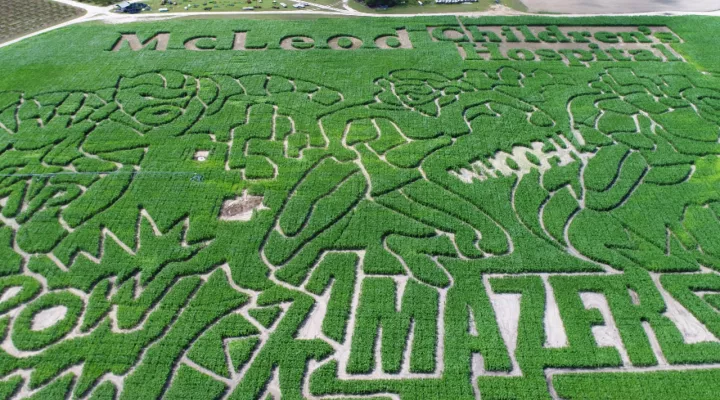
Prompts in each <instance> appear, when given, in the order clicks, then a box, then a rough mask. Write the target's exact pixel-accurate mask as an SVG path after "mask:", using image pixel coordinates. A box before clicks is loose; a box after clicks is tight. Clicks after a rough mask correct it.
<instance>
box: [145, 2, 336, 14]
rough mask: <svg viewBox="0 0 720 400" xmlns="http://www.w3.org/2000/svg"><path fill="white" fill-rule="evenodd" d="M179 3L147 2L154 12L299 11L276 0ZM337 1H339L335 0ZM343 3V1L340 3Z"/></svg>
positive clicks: (309, 8)
mask: <svg viewBox="0 0 720 400" xmlns="http://www.w3.org/2000/svg"><path fill="white" fill-rule="evenodd" d="M175 2H176V3H177V4H161V3H162V0H148V1H146V2H145V4H147V5H149V6H150V7H151V8H152V12H158V10H160V9H162V8H167V9H168V12H171V13H176V12H179V13H182V12H198V11H246V12H247V14H248V15H251V14H252V11H297V9H296V8H294V7H293V4H295V2H293V1H290V0H288V1H285V0H276V2H275V3H273V1H272V0H250V2H248V1H247V0H238V1H235V0H209V1H206V0H202V1H193V0H177V1H175ZM325 3H327V4H326V5H333V3H332V2H330V1H329V0H320V1H319V2H318V4H325ZM335 3H338V2H337V1H335ZM281 4H285V6H286V7H282V5H281ZM338 5H341V3H338ZM245 7H253V9H254V10H243V9H244V8H245ZM303 10H307V11H314V10H322V9H321V8H318V7H305V8H303Z"/></svg>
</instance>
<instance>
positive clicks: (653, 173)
mask: <svg viewBox="0 0 720 400" xmlns="http://www.w3.org/2000/svg"><path fill="white" fill-rule="evenodd" d="M374 86H375V91H374V94H373V96H372V98H366V99H360V100H353V101H348V99H346V98H345V97H344V95H343V94H342V93H341V92H340V91H338V90H335V89H332V88H330V87H327V86H323V85H320V84H316V83H311V82H308V81H304V80H300V79H293V78H289V77H281V76H277V75H267V74H252V75H238V76H231V75H211V76H203V77H196V76H191V75H188V74H184V73H181V72H177V71H163V72H150V73H146V74H141V75H138V76H134V77H122V78H120V79H119V80H118V82H117V84H116V85H115V86H114V87H111V88H108V89H104V90H96V91H93V92H53V93H47V94H42V95H37V96H32V97H25V96H24V95H23V94H21V93H3V94H0V137H1V138H2V144H0V146H1V147H2V150H3V151H2V153H0V165H2V172H1V173H0V174H1V176H0V198H1V199H2V201H0V205H2V212H1V219H2V222H3V224H4V225H5V226H4V227H2V228H0V236H2V237H3V238H5V239H7V240H5V242H7V244H9V245H8V246H6V247H7V248H5V247H0V249H2V250H4V251H9V252H11V253H14V254H15V256H16V257H15V259H16V260H15V261H16V263H15V264H12V265H10V264H8V266H6V267H4V268H6V269H8V270H10V269H13V268H14V270H13V271H14V272H13V273H16V274H18V273H21V272H22V273H24V272H27V274H24V275H13V276H11V277H10V278H7V279H5V280H2V279H0V288H3V290H4V288H9V287H13V288H20V289H19V290H18V291H17V293H16V295H15V297H14V300H12V301H11V302H4V303H3V302H0V313H4V312H15V311H17V312H15V313H14V314H12V317H11V318H12V320H13V325H12V328H11V329H10V331H11V333H10V334H9V335H7V338H5V339H4V342H3V343H4V345H3V346H4V347H3V349H6V350H7V349H9V350H8V351H9V352H10V354H11V356H12V357H16V358H17V359H19V360H22V363H21V364H18V365H19V366H18V367H16V368H19V369H33V368H38V367H37V366H38V365H46V366H47V367H44V368H46V369H44V370H43V374H44V375H43V377H54V376H58V375H59V374H61V373H63V371H65V370H66V369H68V368H71V367H73V366H77V365H79V364H80V363H84V365H85V367H86V368H84V369H82V371H80V372H78V374H79V375H80V376H81V378H80V379H79V380H78V384H77V385H76V387H75V389H74V391H75V393H76V394H77V396H78V397H82V396H86V395H87V394H88V393H90V391H91V390H92V389H93V388H94V387H95V386H96V385H97V384H98V383H99V382H101V381H102V382H106V381H108V380H109V379H110V378H108V376H110V375H112V376H111V377H119V376H122V379H120V378H117V379H116V380H117V381H118V382H121V384H122V385H125V388H126V391H125V392H124V393H133V390H135V389H138V388H141V387H142V390H144V391H146V393H149V394H150V396H153V395H154V396H155V397H159V396H160V395H161V394H162V393H163V390H165V389H164V387H165V386H164V385H165V383H166V381H163V380H157V382H155V381H152V382H150V381H147V380H143V379H142V376H143V374H146V375H147V374H149V373H150V372H149V369H153V371H152V373H153V374H156V375H157V376H172V374H174V373H175V371H174V370H171V368H170V367H168V369H167V371H164V370H163V371H164V372H163V371H160V370H157V368H159V367H157V366H153V364H149V363H144V362H143V361H142V359H143V357H145V359H149V358H151V356H153V357H154V356H155V355H154V354H153V355H146V353H144V352H143V351H142V349H144V348H145V347H147V346H149V345H150V344H152V343H155V342H156V341H157V342H160V341H164V340H165V339H166V338H171V339H173V336H172V334H173V329H174V328H175V327H176V325H177V326H183V328H182V329H185V331H186V332H191V331H192V329H195V328H192V329H191V328H187V326H191V325H192V326H195V325H197V326H196V328H197V330H196V331H192V332H193V333H192V335H189V334H188V335H186V336H191V338H190V339H188V340H189V341H188V342H187V343H182V346H180V347H178V349H180V350H178V351H181V352H185V350H188V349H189V350H188V351H187V352H186V353H182V354H184V355H178V356H177V359H181V358H182V359H183V360H186V361H185V362H187V360H192V362H193V363H195V364H194V365H201V366H202V368H206V369H207V370H208V371H210V370H212V371H213V374H215V375H213V376H223V377H222V378H221V379H220V380H221V381H223V382H224V383H225V384H228V383H227V382H230V383H231V384H229V385H230V386H232V387H233V388H234V389H233V391H235V392H236V393H255V394H257V395H258V396H260V395H261V394H262V393H263V391H264V390H265V389H266V386H268V385H269V384H268V385H266V384H267V383H268V382H270V381H272V380H274V379H275V378H274V376H275V374H276V370H277V369H278V368H279V369H280V371H294V370H295V369H296V364H294V363H295V362H296V360H294V359H288V357H285V353H287V352H289V353H291V354H296V353H297V354H301V355H302V356H303V357H307V358H313V359H317V360H322V362H320V363H318V364H314V366H313V367H312V368H309V371H308V372H307V376H311V375H312V373H313V372H314V371H316V370H318V369H319V368H326V367H327V368H331V367H333V365H334V366H335V368H337V370H336V371H335V372H338V371H339V372H338V373H339V374H345V375H344V376H346V375H353V374H358V375H363V374H368V373H371V372H372V373H375V374H376V375H377V377H380V378H383V377H390V376H391V375H393V374H396V373H397V372H398V371H400V372H402V373H403V374H404V375H403V376H407V377H410V378H415V377H417V378H427V377H433V378H438V377H440V375H441V374H442V370H443V368H442V366H443V362H444V361H443V359H444V354H442V350H438V349H440V347H439V346H438V347H436V346H435V341H439V340H441V339H442V338H441V337H439V336H438V337H436V336H433V337H430V338H427V337H426V338H424V339H422V340H421V339H419V338H418V337H415V338H416V341H415V342H414V343H413V345H412V349H409V350H408V353H407V354H409V355H410V359H409V360H410V361H409V363H408V365H407V366H406V365H405V363H404V361H403V351H404V348H403V346H394V347H393V346H392V343H393V340H395V341H400V342H402V343H407V341H408V340H409V339H408V335H409V332H410V328H409V326H410V325H409V323H410V322H409V321H410V319H409V318H410V317H409V316H408V319H407V321H406V322H407V324H408V326H404V325H398V326H399V328H398V327H396V328H398V329H395V331H392V330H391V329H390V328H388V329H387V330H383V340H382V343H383V344H382V347H383V349H382V351H383V352H388V354H390V356H389V357H387V358H383V359H382V368H381V369H382V371H372V366H373V365H374V364H372V363H368V362H367V360H371V361H372V360H373V357H374V354H375V350H374V349H373V347H372V343H374V342H373V340H368V338H370V339H372V338H374V335H375V334H376V333H377V332H378V329H377V320H376V319H373V318H370V317H367V318H366V317H365V316H364V314H362V313H363V312H365V311H363V310H361V308H362V306H361V305H360V306H358V304H362V302H363V301H365V298H364V297H362V295H361V294H360V293H359V292H360V288H361V287H364V286H362V285H365V283H364V282H363V280H367V282H368V283H367V285H368V286H367V287H369V288H372V287H375V288H378V289H383V288H382V286H383V285H385V284H386V283H387V279H390V280H392V281H393V282H394V283H393V284H392V285H396V286H392V290H391V291H395V290H397V296H398V299H399V300H398V301H399V302H400V303H402V307H403V309H404V310H407V308H406V307H411V308H412V307H413V306H415V307H416V308H414V309H413V310H415V311H413V312H417V313H418V314H417V315H421V314H422V313H426V314H422V316H423V317H422V318H417V320H416V321H415V322H414V324H415V325H413V326H414V327H415V328H414V329H416V330H417V332H421V331H422V332H435V333H433V335H439V334H438V333H437V332H443V329H442V328H443V327H440V328H437V327H434V325H433V324H436V323H437V324H439V322H437V321H440V320H442V319H441V318H440V317H439V316H443V315H444V314H443V313H444V311H445V310H444V309H443V307H444V305H445V304H446V301H447V297H448V292H449V291H450V290H451V289H452V288H453V287H456V285H459V284H462V282H459V280H458V279H456V277H457V276H456V273H457V272H458V271H460V270H461V269H463V268H466V267H467V266H469V265H473V266H478V265H480V266H481V267H482V266H483V265H485V264H483V263H484V262H485V261H488V262H493V261H492V260H497V259H502V258H503V257H504V256H508V257H509V256H513V255H515V254H517V253H519V252H520V250H523V249H527V250H523V251H528V252H530V251H533V250H532V249H540V246H551V247H555V248H556V249H557V250H560V251H559V253H562V255H563V256H565V257H567V259H570V258H573V259H580V260H581V261H582V262H587V263H588V264H590V265H594V266H598V269H601V268H603V269H606V270H618V269H623V268H626V267H632V266H641V267H643V268H646V269H650V270H659V269H663V270H668V269H676V270H694V269H697V268H698V265H705V266H710V267H717V266H720V260H719V259H718V257H720V248H718V247H717V244H716V243H715V242H714V241H713V240H712V238H713V237H717V235H715V236H713V235H707V234H701V232H708V231H709V232H720V223H719V222H718V218H717V214H718V213H719V212H720V207H719V206H718V204H719V203H718V201H720V194H719V193H720V191H718V190H717V177H716V176H717V172H716V171H717V170H718V162H717V157H716V155H717V154H720V148H719V147H718V146H720V145H718V131H719V128H718V126H719V125H720V94H719V92H718V91H717V90H715V89H709V88H705V87H703V86H702V85H699V84H697V83H695V82H694V81H692V80H690V79H688V78H686V77H683V76H678V75H667V76H643V75H638V74H636V73H635V72H633V71H632V70H630V69H624V68H616V69H608V70H606V71H604V72H603V73H601V74H600V75H599V77H598V78H597V79H595V80H593V81H591V82H590V83H589V85H588V82H585V83H582V84H578V83H577V82H573V81H572V80H570V79H569V78H567V77H565V76H560V75H557V74H551V73H548V72H546V71H543V70H539V69H538V70H533V71H530V72H522V71H519V70H515V69H513V68H508V67H504V68H501V69H499V70H497V71H480V70H468V71H465V72H463V73H461V74H458V75H456V76H445V75H442V74H438V73H433V72H426V71H419V70H399V71H393V72H391V73H389V74H388V75H387V76H385V77H382V78H379V79H377V80H376V81H375V82H374ZM549 110H566V111H567V112H566V113H560V114H561V115H554V114H553V113H551V112H550V111H549ZM689 128H691V129H689ZM652 210H659V211H657V212H652ZM238 243H240V244H238ZM243 246H245V247H243ZM253 246H255V247H253ZM251 247H252V248H253V251H252V252H248V251H247V249H248V248H251ZM256 249H258V250H259V251H255V250H256ZM542 252H543V251H541V250H537V253H542ZM251 253H252V254H251ZM520 257H522V256H520ZM564 260H565V259H563V260H560V261H564ZM553 261H555V260H553ZM559 265H560V266H561V267H562V265H563V264H562V263H559ZM495 266H500V267H502V266H501V265H500V263H498V264H493V267H495ZM511 267H512V266H510V267H508V268H511ZM534 267H537V268H538V269H542V268H544V267H546V266H544V265H538V266H534V265H528V266H527V268H534ZM553 267H555V266H553ZM568 268H570V267H568ZM3 279H4V278H3ZM383 279H385V280H383ZM373 285H375V286H373ZM331 286H332V289H330V287H331ZM336 287H338V288H341V289H340V290H335V288H336ZM396 287H397V289H396ZM401 288H402V289H401ZM385 289H387V288H385ZM368 290H370V289H368ZM401 291H402V292H401ZM210 293H212V294H210ZM217 293H222V294H223V296H226V297H224V298H226V299H227V301H226V302H224V303H222V304H221V305H220V306H217V307H211V308H213V311H212V312H209V311H208V310H207V309H203V310H204V313H198V314H197V315H192V316H186V315H185V312H182V311H183V310H184V309H185V308H184V307H185V303H183V302H181V301H178V300H177V299H187V298H192V300H189V301H190V302H191V303H189V304H190V305H189V306H188V309H190V308H192V307H194V306H195V305H197V304H199V305H200V306H199V307H200V308H202V307H203V305H204V304H205V303H203V301H206V300H207V299H214V297H212V296H215V295H216V294H217ZM393 293H395V292H393ZM93 296H95V297H93ZM203 296H207V298H205V297H203ZM353 297H356V298H357V299H358V300H357V302H358V303H356V304H355V306H354V307H355V308H353V305H352V304H353V303H352V301H353ZM98 299H102V301H100V300H98ZM418 299H420V300H422V301H417V304H414V302H415V301H416V300H418ZM183 301H184V300H183ZM393 303H394V300H393ZM57 304H61V305H62V307H64V310H65V313H66V314H65V315H67V316H68V317H67V318H66V319H65V320H64V321H66V322H63V323H62V324H59V325H57V326H56V327H55V328H52V332H51V333H50V334H47V335H36V334H34V333H32V332H33V329H32V324H31V322H32V316H33V315H34V314H33V313H37V312H41V311H42V310H44V309H49V307H50V306H52V305H57ZM288 304H290V305H288ZM319 304H324V305H326V308H323V307H319V306H318V307H316V305H319ZM91 305H92V306H93V307H92V312H90V311H88V312H87V315H90V316H85V317H83V318H82V319H80V315H81V314H82V313H83V310H85V309H88V310H90V309H91V307H90V306H91ZM96 305H99V306H98V307H97V308H96V307H95V306H96ZM173 307H174V308H173ZM222 307H225V308H222ZM13 310H14V311H13ZM257 310H261V313H259V314H254V312H255V311H257ZM181 312H182V313H181ZM213 313H215V314H213ZM263 313H265V314H263ZM273 313H274V314H273ZM176 314H180V317H179V318H177V319H174V318H175V315H176ZM270 314H273V315H274V316H275V318H277V316H278V315H283V317H282V318H278V319H275V318H270V317H272V315H270ZM268 315H270V317H268ZM413 315H414V314H413ZM263 316H265V317H267V320H268V321H269V322H267V321H266V322H267V324H265V323H260V322H258V321H261V320H262V321H265V318H264V317H263ZM106 317H107V318H106ZM203 318H205V319H203ZM443 318H444V317H443ZM277 320H279V321H280V322H272V321H277ZM80 321H82V322H80ZM188 321H192V323H190V322H188ZM253 321H255V322H257V323H255V322H253ZM307 321H310V322H309V323H308V322H307ZM350 321H352V322H350ZM174 324H176V325H174ZM183 324H185V325H183ZM193 324H195V325H193ZM422 324H427V325H426V326H421V325H422ZM178 329H181V328H178ZM0 331H2V329H0ZM396 331H397V332H403V333H402V334H399V335H400V336H392V335H395V333H393V332H396ZM229 332H230V333H229ZM413 332H414V331H413ZM166 334H167V335H166ZM33 335H35V336H33ZM101 335H106V336H101ZM163 335H165V336H163ZM193 335H194V336H193ZM223 335H235V336H233V340H235V339H237V343H240V339H238V338H242V340H246V339H247V340H249V341H252V340H254V341H255V342H252V343H254V344H252V346H250V345H248V347H247V351H248V354H247V357H246V359H243V360H244V361H243V363H239V362H237V363H234V364H233V365H232V367H233V368H232V369H231V370H230V371H228V370H227V365H224V364H223V362H221V363H220V364H213V363H214V361H212V360H207V359H203V358H202V357H200V356H197V354H200V353H202V354H205V353H204V352H206V351H207V352H208V354H209V353H212V351H214V350H207V349H209V348H211V347H212V346H215V345H217V346H215V347H216V348H215V350H218V349H219V350H218V351H219V352H220V356H218V359H222V360H223V361H224V360H225V358H224V353H223V351H224V350H223V349H224V348H225V347H224V346H225V344H226V343H225V342H224V340H226V339H227V338H226V336H223ZM385 335H387V337H386V336H385ZM402 335H405V336H402ZM98 337H101V338H106V337H111V338H113V340H116V343H115V342H114V346H116V347H117V349H118V351H117V355H115V354H111V355H106V354H105V355H103V357H102V359H100V358H98V357H96V355H95V354H92V352H91V349H92V346H84V345H82V344H83V343H86V342H87V343H93V340H96V339H97V338H98ZM183 339H185V338H183ZM168 340H170V339H168ZM173 340H175V339H173ZM175 342H177V341H175ZM175 342H173V343H175ZM178 343H179V342H178ZM248 343H251V342H248ZM368 343H370V345H367V344H368ZM161 344H162V345H163V346H158V347H157V348H165V349H169V348H171V347H172V346H171V345H170V344H169V343H165V342H163V343H161ZM183 346H184V347H183ZM194 346H208V347H207V348H205V347H203V348H202V351H200V350H198V353H193V350H192V349H193V348H194ZM408 346H409V345H408ZM70 347H72V348H82V349H88V350H87V351H86V352H85V353H82V352H80V351H78V352H76V353H77V354H80V353H82V354H81V355H79V356H78V357H79V359H68V358H63V357H60V356H59V355H62V354H64V353H67V354H70V353H72V352H68V351H67V349H68V348H70ZM238 348H240V347H238ZM151 351H153V350H152V349H151V350H148V352H151ZM163 351H165V350H163ZM167 351H168V354H170V350H167ZM293 352H295V353H293ZM76 353H73V354H76ZM178 354H180V353H178ZM383 354H385V353H383ZM235 355H236V356H237V353H236V354H235ZM158 357H159V356H158ZM253 357H254V358H253ZM231 358H232V357H231ZM60 359H62V362H61V361H57V362H55V361H53V362H48V360H60ZM252 360H262V362H254V361H252ZM231 361H232V360H231ZM171 364H173V363H172V362H168V363H167V365H171ZM236 364H237V365H236ZM7 365H10V364H9V363H8V364H7ZM13 365H15V364H13ZM8 368H10V367H8ZM198 368H199V367H198ZM223 368H225V369H223ZM294 368H295V369H294ZM108 374H110V375H108ZM163 374H164V375H163ZM223 374H225V375H223ZM301 375H302V374H294V373H290V374H287V373H286V372H283V373H282V374H280V378H278V379H280V382H281V384H282V385H285V387H290V386H292V387H301V386H303V385H304V384H305V382H304V381H303V379H304V378H303V376H301ZM376 375H373V376H376ZM246 377H251V378H247V379H246ZM48 379H49V378H48ZM113 379H115V378H113ZM113 382H115V381H113ZM148 382H149V383H148ZM143 385H147V387H146V386H143ZM131 389H132V390H131ZM138 390H139V389H138Z"/></svg>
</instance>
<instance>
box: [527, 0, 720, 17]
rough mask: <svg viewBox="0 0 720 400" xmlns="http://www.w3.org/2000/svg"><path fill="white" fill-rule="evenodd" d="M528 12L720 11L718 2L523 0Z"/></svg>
mask: <svg viewBox="0 0 720 400" xmlns="http://www.w3.org/2000/svg"><path fill="white" fill-rule="evenodd" d="M523 4H525V5H526V6H527V7H528V11H529V12H531V13H532V12H550V13H560V14H627V13H646V12H664V11H677V12H706V11H715V10H718V9H720V1H718V0H699V1H683V0H641V1H631V2H628V1H623V0H610V1H603V2H595V1H588V0H570V1H557V0H523Z"/></svg>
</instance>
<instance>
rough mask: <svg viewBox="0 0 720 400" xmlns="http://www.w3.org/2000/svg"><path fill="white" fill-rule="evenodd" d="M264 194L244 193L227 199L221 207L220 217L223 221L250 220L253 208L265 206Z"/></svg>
mask: <svg viewBox="0 0 720 400" xmlns="http://www.w3.org/2000/svg"><path fill="white" fill-rule="evenodd" d="M262 202H263V197H262V196H250V195H247V194H246V195H243V196H242V197H236V198H234V199H231V200H225V202H224V203H223V205H222V208H220V219H221V220H223V221H249V220H250V218H252V213H253V210H257V209H263V208H265V207H264V206H263V204H262Z"/></svg>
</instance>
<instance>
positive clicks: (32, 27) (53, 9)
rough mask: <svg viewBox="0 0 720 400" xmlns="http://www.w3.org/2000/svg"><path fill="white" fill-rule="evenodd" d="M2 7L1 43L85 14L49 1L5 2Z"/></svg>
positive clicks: (0, 23)
mask: <svg viewBox="0 0 720 400" xmlns="http://www.w3.org/2000/svg"><path fill="white" fill-rule="evenodd" d="M0 6H2V8H3V10H2V12H1V13H0V43H2V42H6V41H8V40H10V39H13V38H16V37H19V36H22V35H24V34H28V33H30V32H33V31H37V30H40V29H43V28H47V27H49V26H52V25H56V24H59V23H61V22H64V21H67V20H70V19H73V18H77V17H80V16H82V15H83V14H85V12H84V11H83V10H81V9H79V8H75V7H71V6H68V5H65V4H60V3H56V2H54V1H49V0H4V1H3V2H2V4H0Z"/></svg>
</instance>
